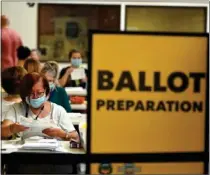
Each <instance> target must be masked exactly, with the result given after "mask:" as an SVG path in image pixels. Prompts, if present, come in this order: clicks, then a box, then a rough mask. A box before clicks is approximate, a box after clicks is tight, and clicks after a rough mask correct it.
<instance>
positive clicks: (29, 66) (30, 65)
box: [23, 58, 41, 73]
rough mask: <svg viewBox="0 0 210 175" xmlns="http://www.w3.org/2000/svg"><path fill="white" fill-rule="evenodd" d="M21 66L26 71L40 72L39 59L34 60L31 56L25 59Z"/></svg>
mask: <svg viewBox="0 0 210 175" xmlns="http://www.w3.org/2000/svg"><path fill="white" fill-rule="evenodd" d="M23 67H24V68H25V69H26V70H27V72H28V73H32V72H38V73H39V72H40V70H41V64H40V62H39V61H37V60H34V59H33V58H28V59H27V60H25V63H24V65H23Z"/></svg>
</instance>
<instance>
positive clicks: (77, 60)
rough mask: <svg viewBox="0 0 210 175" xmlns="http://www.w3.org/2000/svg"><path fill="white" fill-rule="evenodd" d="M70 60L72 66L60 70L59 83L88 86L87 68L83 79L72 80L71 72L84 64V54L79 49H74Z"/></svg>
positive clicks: (70, 54)
mask: <svg viewBox="0 0 210 175" xmlns="http://www.w3.org/2000/svg"><path fill="white" fill-rule="evenodd" d="M69 61H70V62H71V66H68V67H66V68H63V69H62V70H61V72H60V77H59V83H60V85H61V86H62V87H83V88H86V83H87V70H85V74H86V77H85V78H84V79H82V80H71V73H72V72H73V70H74V69H77V68H80V67H81V65H82V56H81V53H80V52H79V51H78V50H75V49H74V50H72V51H71V52H70V53H69Z"/></svg>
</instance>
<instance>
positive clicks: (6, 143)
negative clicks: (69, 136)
mask: <svg viewBox="0 0 210 175" xmlns="http://www.w3.org/2000/svg"><path fill="white" fill-rule="evenodd" d="M59 143H60V145H61V146H60V147H59V151H50V150H22V149H20V147H21V145H22V143H21V140H20V138H18V139H15V140H2V141H1V152H2V154H10V153H13V152H28V153H29V152H39V153H53V152H55V153H70V154H85V150H84V149H76V148H70V144H69V141H59Z"/></svg>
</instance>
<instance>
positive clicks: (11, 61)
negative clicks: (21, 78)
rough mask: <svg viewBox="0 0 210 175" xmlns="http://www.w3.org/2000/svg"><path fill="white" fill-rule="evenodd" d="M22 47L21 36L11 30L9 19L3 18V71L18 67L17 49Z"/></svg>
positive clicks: (3, 16)
mask: <svg viewBox="0 0 210 175" xmlns="http://www.w3.org/2000/svg"><path fill="white" fill-rule="evenodd" d="M21 45H22V40H21V37H20V35H19V34H18V33H17V32H16V31H15V30H12V29H11V28H9V19H8V18H7V17H6V16H5V15H2V16H1V58H2V70H4V69H6V68H8V67H13V66H17V63H18V58H17V48H18V47H19V46H21Z"/></svg>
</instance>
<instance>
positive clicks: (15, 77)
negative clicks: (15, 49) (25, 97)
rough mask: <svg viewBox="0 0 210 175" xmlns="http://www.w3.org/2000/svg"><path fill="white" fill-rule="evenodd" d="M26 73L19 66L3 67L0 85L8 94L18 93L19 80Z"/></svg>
mask: <svg viewBox="0 0 210 175" xmlns="http://www.w3.org/2000/svg"><path fill="white" fill-rule="evenodd" d="M26 74H27V71H26V70H25V69H24V68H23V67H20V66H14V67H10V68H7V69H5V70H4V71H3V72H2V78H1V81H2V87H3V89H4V90H5V91H6V93H8V94H10V95H18V94H20V81H21V80H22V79H23V77H24V76H25V75H26Z"/></svg>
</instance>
